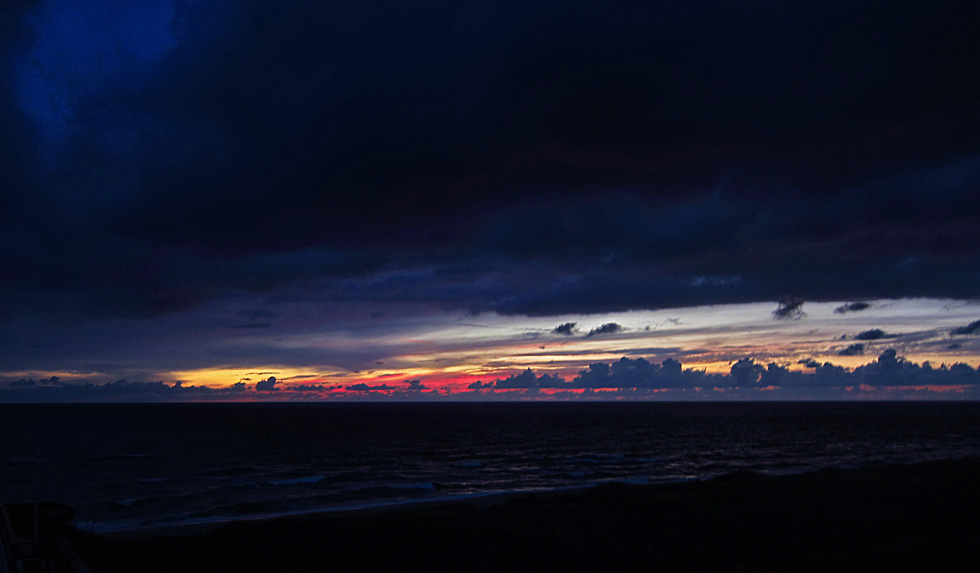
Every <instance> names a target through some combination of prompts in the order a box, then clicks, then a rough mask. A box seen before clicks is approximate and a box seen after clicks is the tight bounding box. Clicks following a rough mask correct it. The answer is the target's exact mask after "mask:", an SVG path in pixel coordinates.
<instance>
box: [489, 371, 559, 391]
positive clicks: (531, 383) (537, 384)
mask: <svg viewBox="0 0 980 573" xmlns="http://www.w3.org/2000/svg"><path fill="white" fill-rule="evenodd" d="M567 387H568V384H567V383H566V382H565V381H564V380H562V379H561V378H560V377H558V376H550V375H548V374H542V375H541V376H535V375H534V372H533V371H531V369H530V368H528V369H527V370H525V371H524V372H521V373H520V374H517V375H514V376H509V377H507V378H504V379H501V380H497V381H496V382H494V388H497V389H501V390H506V389H515V388H524V389H532V388H567Z"/></svg>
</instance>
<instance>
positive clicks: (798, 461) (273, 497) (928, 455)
mask: <svg viewBox="0 0 980 573" xmlns="http://www.w3.org/2000/svg"><path fill="white" fill-rule="evenodd" d="M967 456H980V403H978V402H838V403H830V402H828V403H814V402H760V403H744V402H738V403H731V402H711V403H664V402H602V403H569V402H560V403H550V402H548V403H541V402H535V403H523V402H519V403H500V402H487V403H342V404H338V403H301V404H293V403H291V404H281V403H258V404H257V403H248V404H241V403H239V404H227V403H222V404H213V403H198V404H81V405H79V404H75V405H67V404H65V405H51V404H45V405H41V404H38V405H0V464H2V465H0V501H2V502H19V501H36V500H47V501H57V502H61V503H66V504H68V505H70V506H72V507H73V508H74V509H75V511H76V515H75V519H74V522H73V523H74V525H75V526H76V527H79V528H81V529H86V530H90V531H93V532H112V531H120V530H131V529H140V528H155V527H161V526H171V525H183V524H198V523H211V522H222V521H230V520H238V519H252V518H263V517H273V516H282V515H291V514H300V513H305V512H319V511H334V510H349V509H358V508H367V507H374V506H381V505H389V504H402V503H409V502H424V501H431V500H444V499H456V498H468V497H474V496H485V495H490V494H496V493H503V492H525V491H537V490H556V489H567V488H584V487H590V486H593V485H597V484H603V483H608V482H626V483H640V484H642V483H666V482H678V481H689V480H704V479H710V478H713V477H716V476H720V475H723V474H727V473H731V472H737V471H753V472H761V473H766V474H787V473H797V472H804V471H809V470H816V469H822V468H831V467H833V468H852V467H858V466H868V465H881V464H896V463H898V464H907V463H914V462H918V461H925V460H934V459H942V458H962V457H967Z"/></svg>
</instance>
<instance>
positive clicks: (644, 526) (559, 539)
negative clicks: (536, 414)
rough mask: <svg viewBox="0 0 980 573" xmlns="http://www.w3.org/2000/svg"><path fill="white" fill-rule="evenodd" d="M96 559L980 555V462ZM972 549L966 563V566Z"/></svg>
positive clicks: (684, 564) (452, 566)
mask: <svg viewBox="0 0 980 573" xmlns="http://www.w3.org/2000/svg"><path fill="white" fill-rule="evenodd" d="M69 539H70V541H71V543H72V545H73V547H74V548H75V550H76V551H77V552H78V553H79V554H80V555H81V556H82V557H83V558H84V559H85V561H86V562H87V563H88V564H89V565H90V566H91V567H92V569H93V570H94V571H96V572H107V573H108V572H131V571H144V572H158V571H174V572H176V571H188V570H193V569H200V568H203V570H208V571H328V570H349V569H350V568H351V567H352V566H353V567H358V568H360V569H364V568H367V569H368V570H392V571H396V570H397V571H404V570H421V569H423V568H424V569H429V570H436V571H438V570H458V571H503V570H555V569H564V570H571V571H599V570H603V571H609V570H616V571H634V570H635V571H639V570H643V571H650V570H656V571H801V570H803V571H805V570H813V571H817V570H821V571H822V570H827V569H829V568H831V567H839V566H844V565H851V566H868V565H883V566H887V567H895V568H900V569H902V570H907V569H911V568H919V567H930V568H936V567H952V566H954V565H955V566H956V567H957V568H963V567H964V564H966V565H972V566H973V567H974V568H976V567H980V459H976V458H970V459H963V460H951V461H936V462H925V463H920V464H915V465H908V466H881V467H873V468H861V469H851V470H823V471H819V472H812V473H806V474H798V475H788V476H763V475H758V474H731V475H727V476H723V477H721V478H717V479H714V480H709V481H703V482H691V483H678V484H667V485H620V484H613V485H603V486H599V487H595V488H591V489H585V490H576V491H561V492H547V493H534V494H512V495H506V496H488V497H481V498H475V499H472V500H461V501H446V502H431V503H423V504H410V505H403V506H391V507H387V508H376V509H371V510H361V511H351V512H333V513H321V514H311V515H303V516H295V517H282V518H276V519H269V520H257V521H240V522H232V523H229V524H225V525H222V526H218V527H191V528H187V529H178V528H174V529H170V530H156V531H152V532H151V531H143V532H138V533H133V532H131V533H128V534H116V535H112V536H108V535H103V536H97V535H92V534H88V533H83V532H78V531H70V532H69ZM964 562H965V563H964Z"/></svg>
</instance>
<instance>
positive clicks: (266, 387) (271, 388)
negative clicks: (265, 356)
mask: <svg viewBox="0 0 980 573" xmlns="http://www.w3.org/2000/svg"><path fill="white" fill-rule="evenodd" d="M278 383H279V381H278V380H276V377H275V376H269V377H268V378H267V379H265V380H260V381H258V382H256V383H255V389H256V390H257V391H259V392H275V391H276V390H278V388H276V384H278Z"/></svg>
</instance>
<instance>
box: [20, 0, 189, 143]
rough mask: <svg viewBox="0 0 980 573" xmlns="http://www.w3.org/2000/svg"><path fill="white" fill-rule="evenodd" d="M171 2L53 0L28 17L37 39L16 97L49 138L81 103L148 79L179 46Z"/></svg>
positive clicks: (61, 132) (26, 56) (64, 131)
mask: <svg viewBox="0 0 980 573" xmlns="http://www.w3.org/2000/svg"><path fill="white" fill-rule="evenodd" d="M174 13H175V8H174V5H173V3H172V2H171V1H170V0H156V1H154V0H150V1H141V2H135V3H130V2H126V1H121V2H120V1H116V2H106V1H79V0H48V1H47V2H46V3H44V4H43V5H41V6H40V7H39V8H38V9H37V10H35V11H34V12H33V13H32V14H30V15H29V16H28V20H27V22H26V24H27V26H28V27H29V28H30V29H31V30H32V32H33V34H32V36H31V39H32V42H31V44H30V46H28V47H27V49H26V50H25V51H24V52H23V56H22V59H21V61H20V62H19V65H18V66H17V67H16V77H15V82H16V90H17V103H18V105H19V106H20V109H21V111H23V112H24V113H25V114H26V115H27V116H28V117H30V118H31V119H32V120H33V121H34V122H35V123H36V124H37V126H38V128H39V130H40V134H41V136H42V137H43V138H44V139H46V140H48V141H50V140H51V139H54V138H57V139H61V138H63V137H65V136H66V135H68V133H69V132H70V129H71V125H72V123H73V122H74V121H75V120H76V119H77V115H78V112H79V109H80V108H81V107H82V106H83V105H84V104H85V103H87V102H88V101H90V100H92V99H94V98H96V97H98V96H100V95H103V94H105V93H106V92H111V91H113V90H117V89H120V88H123V89H125V88H134V87H138V86H140V85H142V84H143V83H145V81H146V79H147V77H148V76H149V75H150V74H152V73H153V72H154V71H155V69H156V67H157V64H159V63H160V62H161V61H162V60H163V59H164V58H166V57H167V55H168V54H169V53H170V52H171V51H172V50H173V49H174V48H176V47H177V44H178V42H177V37H176V36H175V34H174V31H173V29H172V23H173V21H174Z"/></svg>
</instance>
